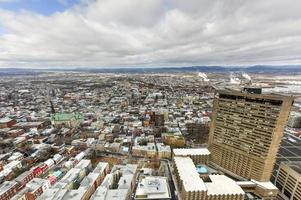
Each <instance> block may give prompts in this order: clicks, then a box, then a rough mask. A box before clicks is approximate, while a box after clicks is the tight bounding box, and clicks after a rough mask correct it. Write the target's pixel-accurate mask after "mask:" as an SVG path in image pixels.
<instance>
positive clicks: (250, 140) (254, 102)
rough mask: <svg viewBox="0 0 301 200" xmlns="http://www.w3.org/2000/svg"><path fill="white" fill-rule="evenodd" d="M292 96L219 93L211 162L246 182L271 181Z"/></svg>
mask: <svg viewBox="0 0 301 200" xmlns="http://www.w3.org/2000/svg"><path fill="white" fill-rule="evenodd" d="M292 104H293V97H288V96H278V95H277V96H276V95H261V94H249V93H241V92H235V91H220V92H219V94H216V98H215V100H214V110H213V113H212V122H211V125H210V134H209V150H210V152H211V161H212V163H214V164H216V165H218V166H220V167H221V168H223V169H225V170H227V171H228V172H230V173H233V174H236V175H238V176H240V177H243V178H246V179H255V180H258V181H268V180H269V179H270V176H271V172H272V170H273V166H274V163H275V157H276V154H277V152H278V149H279V144H280V142H281V139H282V136H283V130H284V127H285V125H286V122H287V118H288V115H289V112H290V109H291V106H292Z"/></svg>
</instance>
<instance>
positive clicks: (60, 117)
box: [52, 113, 83, 121]
mask: <svg viewBox="0 0 301 200" xmlns="http://www.w3.org/2000/svg"><path fill="white" fill-rule="evenodd" d="M82 118H83V116H82V115H81V114H79V113H56V114H54V115H53V116H52V119H53V120H54V121H70V120H77V119H82Z"/></svg>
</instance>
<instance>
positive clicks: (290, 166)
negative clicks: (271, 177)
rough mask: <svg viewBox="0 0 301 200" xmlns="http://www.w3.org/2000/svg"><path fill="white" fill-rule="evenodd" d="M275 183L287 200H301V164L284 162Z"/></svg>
mask: <svg viewBox="0 0 301 200" xmlns="http://www.w3.org/2000/svg"><path fill="white" fill-rule="evenodd" d="M275 182H276V186H277V188H278V189H279V191H280V196H281V197H282V198H284V199H285V200H299V199H301V162H300V161H298V162H282V163H281V164H280V168H279V171H278V174H277V176H276V181H275Z"/></svg>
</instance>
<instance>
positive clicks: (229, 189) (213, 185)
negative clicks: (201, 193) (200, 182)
mask: <svg viewBox="0 0 301 200" xmlns="http://www.w3.org/2000/svg"><path fill="white" fill-rule="evenodd" d="M209 178H210V179H211V181H212V182H206V183H205V185H206V187H207V189H208V191H207V195H208V196H210V195H227V194H228V195H244V194H245V192H244V191H243V190H242V189H241V187H240V186H239V185H238V184H237V183H236V182H235V181H234V180H232V179H231V178H228V177H227V176H225V175H209Z"/></svg>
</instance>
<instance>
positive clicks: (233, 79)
mask: <svg viewBox="0 0 301 200" xmlns="http://www.w3.org/2000/svg"><path fill="white" fill-rule="evenodd" d="M230 83H231V84H240V80H239V78H237V77H236V76H235V75H234V74H233V72H231V73H230Z"/></svg>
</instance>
